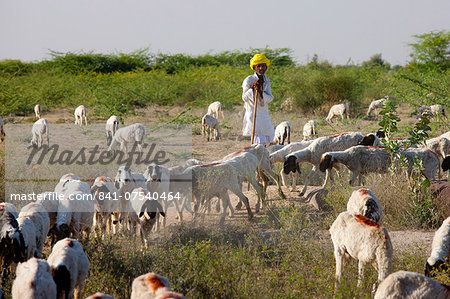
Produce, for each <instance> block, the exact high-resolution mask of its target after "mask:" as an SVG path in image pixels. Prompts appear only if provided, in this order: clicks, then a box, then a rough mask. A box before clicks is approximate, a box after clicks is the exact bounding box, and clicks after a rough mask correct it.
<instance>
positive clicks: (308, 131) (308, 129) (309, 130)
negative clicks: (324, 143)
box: [303, 120, 318, 141]
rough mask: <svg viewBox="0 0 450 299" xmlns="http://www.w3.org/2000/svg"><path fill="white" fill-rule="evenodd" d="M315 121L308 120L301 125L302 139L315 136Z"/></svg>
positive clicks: (316, 134)
mask: <svg viewBox="0 0 450 299" xmlns="http://www.w3.org/2000/svg"><path fill="white" fill-rule="evenodd" d="M317 136H318V133H317V121H315V120H308V121H307V122H306V124H305V125H304V126H303V141H306V140H308V139H310V138H314V137H317Z"/></svg>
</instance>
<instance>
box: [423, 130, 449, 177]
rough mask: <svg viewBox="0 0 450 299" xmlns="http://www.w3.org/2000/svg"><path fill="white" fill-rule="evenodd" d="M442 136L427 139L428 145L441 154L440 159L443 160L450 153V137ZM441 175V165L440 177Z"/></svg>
mask: <svg viewBox="0 0 450 299" xmlns="http://www.w3.org/2000/svg"><path fill="white" fill-rule="evenodd" d="M444 136H445V134H442V135H441V136H438V137H434V138H430V139H428V140H426V141H425V144H426V147H427V148H429V149H430V150H432V151H433V152H435V153H436V154H437V155H438V156H439V160H441V159H442V160H443V159H445V158H446V157H447V155H448V154H450V139H448V138H446V137H444ZM440 177H441V168H440V167H439V178H440Z"/></svg>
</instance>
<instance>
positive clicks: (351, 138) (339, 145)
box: [283, 132, 370, 196]
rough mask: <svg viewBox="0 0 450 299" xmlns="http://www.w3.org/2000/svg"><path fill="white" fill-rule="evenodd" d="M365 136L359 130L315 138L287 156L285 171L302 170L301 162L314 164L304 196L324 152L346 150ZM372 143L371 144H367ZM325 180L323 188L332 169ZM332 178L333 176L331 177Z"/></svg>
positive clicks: (301, 193) (304, 188)
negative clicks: (306, 145)
mask: <svg viewBox="0 0 450 299" xmlns="http://www.w3.org/2000/svg"><path fill="white" fill-rule="evenodd" d="M363 138H364V135H362V134H361V133H357V132H350V133H342V134H339V135H336V136H329V137H319V138H317V139H315V140H314V141H313V142H312V143H311V144H310V145H309V146H308V147H306V148H304V149H302V150H300V151H297V152H294V153H292V154H290V155H288V156H286V158H285V162H284V165H283V171H284V173H285V174H289V173H290V172H295V171H298V172H300V168H299V164H300V163H310V164H312V165H313V168H312V170H311V172H310V173H309V174H308V176H307V178H306V180H305V185H304V187H303V190H302V191H301V192H300V196H303V195H304V194H305V192H306V189H307V187H308V182H309V180H310V179H311V177H312V176H313V175H314V174H315V173H316V172H317V171H318V170H319V164H320V161H321V157H322V154H324V153H326V152H328V151H331V150H346V149H348V148H350V147H352V146H355V145H357V144H359V143H360V142H361V141H362V140H363ZM367 145H370V144H367ZM326 171H327V174H326V177H325V182H324V184H323V188H324V187H325V186H326V185H327V182H328V178H329V177H330V176H331V175H332V173H331V171H330V169H327V170H326ZM331 179H332V177H331Z"/></svg>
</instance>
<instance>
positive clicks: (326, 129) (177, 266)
mask: <svg viewBox="0 0 450 299" xmlns="http://www.w3.org/2000/svg"><path fill="white" fill-rule="evenodd" d="M237 107H239V108H233V109H231V108H230V109H226V110H225V120H223V121H221V132H222V136H223V138H222V140H220V141H217V142H216V141H212V142H206V140H205V137H203V136H201V135H200V119H201V116H202V115H203V114H204V113H205V111H204V110H205V109H202V108H191V109H189V110H188V111H186V110H185V108H181V107H179V106H175V107H173V106H157V105H154V106H149V107H147V108H139V109H136V113H135V115H132V116H127V117H126V118H124V123H125V124H131V123H134V122H142V123H144V124H149V125H156V124H160V123H170V122H171V121H172V120H173V119H178V120H181V121H183V120H188V121H187V122H192V123H193V125H192V133H193V135H192V157H193V158H197V159H200V160H202V161H205V162H207V161H214V160H217V159H219V158H221V157H223V156H225V155H226V154H228V153H231V152H233V151H236V150H238V149H240V148H242V147H245V146H248V145H249V140H247V139H244V138H242V137H240V130H241V128H242V116H243V111H242V108H241V107H242V106H237ZM88 110H89V107H88ZM72 111H73V110H72V109H69V108H66V109H58V110H55V111H50V112H46V113H45V116H44V117H46V118H47V119H48V120H49V122H50V126H52V124H55V123H60V124H61V125H63V126H64V127H63V128H67V129H68V130H69V128H70V127H72V130H78V128H74V127H73V124H72V121H73V114H72ZM397 111H398V115H399V117H400V119H401V121H400V122H399V123H398V124H397V126H398V128H399V131H398V136H396V137H403V136H407V133H406V132H407V131H408V129H409V128H411V126H412V125H413V124H414V123H415V122H416V119H415V118H414V117H410V116H409V114H410V112H411V108H410V107H409V106H408V105H400V107H399V108H398V110H397ZM364 112H365V108H364V107H361V108H359V109H358V110H357V109H355V110H352V112H351V120H349V121H347V120H345V121H343V122H337V123H336V122H335V123H334V124H333V125H329V124H327V123H326V122H325V121H324V114H323V113H319V112H318V113H316V114H308V115H305V114H301V113H298V112H290V113H286V112H280V111H273V112H272V121H273V123H274V124H278V123H280V122H281V121H284V120H289V122H290V123H291V127H292V132H293V134H292V136H291V140H292V141H299V140H301V138H302V136H301V132H302V127H303V124H304V123H305V122H306V121H307V120H308V119H317V120H318V121H319V128H318V132H319V136H327V135H334V134H337V133H342V132H348V131H360V132H363V133H369V132H375V131H376V130H377V129H378V127H379V126H378V124H377V123H378V122H377V121H376V120H374V119H368V118H366V117H363V116H361V115H363V114H364ZM88 113H89V111H88ZM180 113H181V114H180ZM180 115H181V116H180ZM177 116H178V118H177ZM7 121H8V123H7V126H6V132H7V134H8V132H9V131H11V130H12V129H13V127H14V126H15V124H14V123H19V124H22V125H23V124H28V126H29V127H31V125H30V123H31V122H32V117H31V116H30V115H27V116H23V117H11V118H7ZM88 122H90V124H89V125H88V129H79V130H89V129H90V130H94V129H92V128H94V127H95V126H97V125H98V126H99V128H101V127H103V122H104V120H100V119H96V120H94V121H90V120H89V114H88ZM431 128H432V131H431V132H430V134H431V135H433V136H435V135H438V134H440V133H442V132H445V131H448V130H449V125H448V122H446V120H440V121H434V122H433V123H432V124H431ZM96 130H97V129H96ZM51 132H52V131H51ZM96 132H97V131H96ZM98 132H103V131H101V129H98ZM155 134H156V133H155ZM101 135H102V134H100V133H98V139H101V138H103V137H101ZM13 136H14V135H9V136H7V138H13ZM152 137H155V136H154V135H152V133H150V134H149V135H148V136H147V138H152ZM52 138H56V136H53V135H52V133H50V143H52ZM155 138H156V137H155ZM26 141H27V140H26V139H24V138H22V140H19V142H26ZM28 141H29V140H28ZM76 144H77V146H89V143H88V141H87V140H85V141H83V140H82V139H81V140H77V141H76ZM0 149H1V152H2V156H3V153H4V152H5V147H4V144H2V145H1V147H0ZM17 150H20V149H19V148H18V149H17ZM6 152H7V153H8V150H6ZM6 158H8V154H7V156H6ZM7 163H8V160H7ZM275 168H276V169H275V170H276V171H277V172H279V170H280V168H281V165H276V166H275ZM310 168H311V167H310V166H307V165H304V166H302V167H301V170H302V174H301V175H300V176H299V181H298V185H300V186H302V185H301V184H302V182H303V181H304V179H305V176H306V175H307V173H308V171H309V169H310ZM7 170H8V169H7ZM66 170H67V171H66V172H70V171H71V169H66ZM74 172H75V171H74ZM92 175H94V174H92ZM323 177H324V176H323V175H322V174H320V175H317V176H316V177H315V178H314V179H313V180H312V182H311V187H310V188H308V191H311V190H314V189H317V188H319V187H318V186H320V185H321V184H322V182H323ZM365 186H366V187H368V188H370V189H371V190H373V192H374V193H375V194H376V195H377V197H378V198H379V200H380V202H381V204H382V206H383V209H384V211H385V218H384V220H383V225H384V226H385V227H387V228H388V229H389V231H390V235H391V238H392V241H393V246H394V269H393V270H394V271H397V270H408V271H415V272H419V273H422V272H423V269H424V265H425V261H426V259H427V257H428V256H429V253H430V248H431V241H432V238H433V233H434V230H435V229H436V227H438V226H439V225H440V222H441V221H442V218H443V216H445V215H442V212H441V211H440V210H439V207H438V206H436V205H434V204H433V201H432V197H431V195H430V194H428V193H426V194H421V195H420V196H415V195H414V194H413V193H412V192H411V191H410V188H409V183H408V181H407V180H406V177H405V176H404V174H402V173H400V174H395V175H384V176H378V175H372V176H368V177H366V180H365ZM244 189H245V190H247V188H246V186H245V185H244ZM297 189H299V187H297ZM328 189H329V194H328V195H327V196H326V198H325V200H326V202H327V204H328V205H329V207H330V208H329V210H327V211H318V210H316V209H315V208H314V207H312V206H311V205H310V204H308V203H306V202H305V199H304V198H301V197H300V196H299V195H298V191H297V192H290V191H289V188H287V187H283V192H284V193H285V195H286V197H287V198H286V199H285V200H281V199H280V198H279V197H278V195H277V192H276V188H275V186H274V185H271V186H269V189H268V195H267V200H266V203H267V206H266V207H264V208H263V209H262V210H261V211H260V212H259V213H258V214H255V217H254V219H252V220H251V221H248V220H247V217H246V212H245V211H244V210H239V211H237V213H236V214H235V217H233V218H230V217H227V219H226V221H225V223H224V224H223V225H219V223H218V222H219V214H218V213H217V212H216V211H215V209H214V208H213V209H212V212H210V213H209V214H206V215H205V217H204V219H200V220H196V221H193V220H192V217H191V214H190V213H185V216H184V218H185V219H184V221H183V223H181V224H180V223H178V220H177V219H176V214H175V213H168V225H167V226H166V227H165V228H163V229H162V230H161V231H159V232H156V233H154V234H153V236H152V243H151V246H150V247H149V248H142V246H141V243H140V240H136V239H132V238H128V237H124V236H113V237H111V238H108V239H107V240H101V239H99V238H93V237H91V238H90V239H89V240H84V241H83V246H84V248H85V250H86V252H87V254H88V256H89V259H90V263H91V268H90V272H89V275H88V280H87V283H86V287H85V294H86V295H88V294H93V293H95V292H97V291H101V292H104V293H108V294H110V295H113V296H114V297H116V298H128V297H129V294H130V292H131V282H132V280H133V279H134V278H135V277H137V276H139V275H141V274H143V273H146V272H149V271H153V272H156V273H159V274H161V275H163V276H165V277H167V278H168V279H169V281H170V282H171V285H172V288H173V289H174V290H175V291H177V292H180V293H183V294H185V296H186V297H188V298H232V297H233V298H255V297H260V298H269V297H271V298H311V297H314V298H330V297H332V296H333V288H334V272H335V269H334V267H335V261H334V257H333V249H332V247H333V245H332V242H331V239H330V235H329V232H328V229H329V227H330V225H331V223H332V222H333V221H334V219H335V218H336V216H337V215H338V214H339V213H340V212H342V211H343V210H345V207H346V202H347V200H348V198H349V196H350V194H351V192H352V190H353V189H354V188H353V187H351V186H349V185H348V171H344V175H343V176H342V177H341V178H340V179H338V180H337V181H336V182H335V183H332V184H330V185H328ZM245 194H246V195H247V196H248V197H249V199H250V203H251V206H252V208H254V206H255V203H256V195H255V192H254V190H252V189H250V191H245ZM231 199H232V203H233V206H234V205H235V204H236V203H237V200H236V199H237V198H236V197H234V195H232V196H231ZM212 206H213V207H215V204H213V205H212ZM447 216H448V215H447ZM49 251H50V248H49V247H46V248H45V255H48V254H49ZM356 277H357V263H356V262H355V261H353V262H350V263H349V265H348V266H347V268H346V271H345V273H344V282H343V284H342V286H341V287H340V288H339V290H337V297H339V298H370V295H371V289H372V284H373V283H374V282H375V281H376V271H375V270H374V269H373V268H371V267H370V268H369V267H367V268H366V275H365V277H366V278H365V281H364V283H363V286H362V287H361V288H357V287H356ZM440 280H441V282H444V283H447V284H448V283H449V282H450V280H449V277H448V276H446V275H445V274H443V275H442V276H441V277H440ZM11 281H12V277H11V278H10V279H9V280H8V281H7V282H5V283H3V285H2V289H4V290H6V292H7V293H9V290H10V284H11Z"/></svg>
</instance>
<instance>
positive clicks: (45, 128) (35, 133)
mask: <svg viewBox="0 0 450 299" xmlns="http://www.w3.org/2000/svg"><path fill="white" fill-rule="evenodd" d="M49 134H50V130H49V125H48V121H47V119H45V118H40V119H38V120H37V121H36V122H35V123H34V124H33V127H32V128H31V137H32V138H31V145H32V146H34V147H38V148H40V147H41V146H42V144H43V142H44V135H46V137H47V146H49V145H50V142H49Z"/></svg>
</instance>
